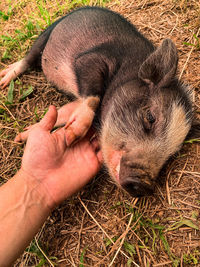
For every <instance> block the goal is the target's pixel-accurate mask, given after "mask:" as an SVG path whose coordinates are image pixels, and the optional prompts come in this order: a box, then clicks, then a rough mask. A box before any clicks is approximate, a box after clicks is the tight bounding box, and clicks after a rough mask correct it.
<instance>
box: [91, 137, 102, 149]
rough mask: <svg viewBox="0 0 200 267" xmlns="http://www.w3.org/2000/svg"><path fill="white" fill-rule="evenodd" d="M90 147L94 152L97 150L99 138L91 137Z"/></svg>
mask: <svg viewBox="0 0 200 267" xmlns="http://www.w3.org/2000/svg"><path fill="white" fill-rule="evenodd" d="M90 143H91V145H92V148H93V150H94V151H95V152H97V151H98V150H100V144H99V140H98V138H97V137H94V138H92V140H91V141H90Z"/></svg>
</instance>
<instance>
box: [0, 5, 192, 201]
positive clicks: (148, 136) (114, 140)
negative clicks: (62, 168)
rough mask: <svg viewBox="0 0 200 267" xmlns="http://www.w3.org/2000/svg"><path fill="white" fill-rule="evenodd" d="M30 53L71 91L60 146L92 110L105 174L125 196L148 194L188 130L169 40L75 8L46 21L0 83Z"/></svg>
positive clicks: (80, 132) (183, 89) (115, 17)
mask: <svg viewBox="0 0 200 267" xmlns="http://www.w3.org/2000/svg"><path fill="white" fill-rule="evenodd" d="M38 59H41V66H42V69H43V72H44V74H45V76H46V78H47V80H48V81H50V82H51V83H53V84H54V85H55V86H56V87H57V88H58V89H59V90H61V91H63V92H71V93H73V94H74V95H75V97H76V100H75V101H74V102H72V103H71V107H73V108H71V110H72V112H71V114H70V116H69V114H67V112H66V117H65V118H64V121H65V122H66V126H65V127H66V140H67V143H68V145H70V144H72V143H73V142H74V141H75V140H77V139H78V138H81V137H83V136H84V135H85V134H86V132H87V130H88V129H89V128H90V126H91V124H92V122H93V119H94V116H95V113H96V114H97V116H99V118H100V123H101V128H100V141H101V148H102V152H103V157H104V162H105V165H106V166H107V168H108V171H109V173H110V175H111V177H112V178H113V179H114V180H115V181H116V183H117V184H119V185H120V186H121V187H122V188H124V189H125V190H126V191H128V192H129V193H130V194H131V195H132V196H143V195H148V194H151V193H152V192H153V189H154V185H155V181H156V178H157V176H158V174H159V171H160V170H161V168H162V166H163V165H164V163H165V162H166V161H167V160H168V159H169V157H170V156H171V155H173V154H174V153H175V152H176V151H178V150H179V149H180V147H181V144H182V143H183V141H184V139H185V137H186V136H187V134H188V132H189V130H190V128H191V120H192V118H191V117H192V107H191V102H190V96H189V90H188V87H187V86H185V85H183V83H182V82H180V81H179V80H178V79H177V78H176V70H177V62H178V56H177V50H176V47H175V45H174V44H173V42H172V41H171V40H170V39H165V40H164V41H163V42H162V43H161V45H160V46H159V47H158V48H156V47H155V46H154V45H153V44H152V43H151V42H150V41H149V40H148V39H146V38H145V37H144V36H143V35H142V34H141V33H140V32H138V30H137V29H136V28H135V27H134V26H133V25H132V24H131V23H129V22H128V21H127V20H126V19H125V18H123V17H122V16H121V15H119V14H117V13H115V12H112V11H110V10H108V9H104V8H99V7H85V8H80V9H77V10H75V11H73V12H71V13H69V14H68V15H66V16H64V17H62V18H61V19H59V20H57V21H56V22H55V23H54V24H52V25H51V26H50V27H48V28H47V29H46V30H45V31H44V32H43V33H42V34H41V35H40V36H39V38H38V39H37V40H36V41H35V43H34V45H33V47H32V48H31V50H30V52H29V53H28V54H27V55H26V56H25V58H23V59H22V60H20V61H18V62H16V63H14V64H12V65H10V66H9V67H8V68H7V69H6V70H4V71H2V72H1V74H0V76H1V77H3V78H2V79H1V81H0V85H1V86H2V87H5V86H6V85H7V84H8V83H9V82H10V81H11V79H14V78H16V77H17V75H19V74H21V73H23V72H24V71H26V70H27V69H28V68H29V67H32V66H33V65H34V63H35V62H36V61H38ZM73 103H74V105H73ZM69 105H70V104H69ZM63 110H65V109H64V108H63V109H62V108H61V111H63ZM63 113H65V112H60V113H59V114H60V116H59V117H58V122H57V124H60V123H61V121H62V122H63ZM20 139H21V140H23V139H24V138H23V135H19V136H18V140H20Z"/></svg>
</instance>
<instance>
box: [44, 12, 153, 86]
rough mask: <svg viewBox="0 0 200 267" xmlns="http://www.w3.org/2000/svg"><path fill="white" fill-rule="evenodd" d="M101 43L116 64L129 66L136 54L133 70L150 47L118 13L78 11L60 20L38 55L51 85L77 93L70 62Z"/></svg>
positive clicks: (72, 67) (150, 49)
mask: <svg viewBox="0 0 200 267" xmlns="http://www.w3.org/2000/svg"><path fill="white" fill-rule="evenodd" d="M138 41H139V42H140V43H139V45H138ZM102 44H108V45H107V49H108V50H109V51H108V52H110V53H112V54H113V53H114V54H115V57H116V59H117V60H119V61H120V62H122V61H126V62H129V64H131V63H132V62H131V61H130V58H131V57H132V56H133V54H134V55H137V58H134V59H133V63H134V66H135V67H136V65H137V64H136V62H138V64H139V62H142V61H143V60H144V58H146V56H147V55H148V54H149V53H150V52H152V50H153V46H152V44H151V43H150V42H149V41H148V40H147V39H146V38H144V37H143V36H142V35H141V34H140V33H139V32H138V31H137V30H136V29H135V27H134V26H133V25H132V24H130V23H129V22H128V21H127V20H125V19H124V18H123V17H121V16H120V15H119V14H117V13H114V12H112V11H110V10H107V9H103V8H98V7H86V8H81V9H78V10H75V11H73V12H71V13H69V14H68V15H67V16H66V17H64V18H63V19H62V20H61V21H60V22H59V23H58V24H57V25H56V27H55V28H54V30H53V31H52V33H51V35H50V37H49V40H48V42H47V44H46V47H45V49H44V52H43V56H42V68H43V71H44V73H45V75H46V76H47V79H48V80H50V81H52V82H53V83H54V84H55V81H59V82H58V83H59V84H56V85H57V86H58V87H59V88H61V89H63V88H64V89H65V88H66V87H69V86H70V87H71V89H73V90H75V91H77V90H78V88H77V84H76V77H75V73H74V66H73V64H74V60H75V59H76V58H77V57H78V55H80V54H82V53H87V52H88V51H91V50H92V49H94V48H96V47H99V46H101V45H102ZM141 51H146V52H145V54H144V52H143V53H141ZM65 83H67V84H65Z"/></svg>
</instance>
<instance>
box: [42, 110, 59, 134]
mask: <svg viewBox="0 0 200 267" xmlns="http://www.w3.org/2000/svg"><path fill="white" fill-rule="evenodd" d="M57 115H58V113H57V110H56V107H55V106H53V105H51V106H50V107H49V110H48V111H47V113H46V114H45V116H44V118H43V119H42V120H41V121H40V122H39V125H40V126H41V127H42V128H43V129H44V130H46V131H51V130H52V129H53V127H54V125H55V123H56V120H57Z"/></svg>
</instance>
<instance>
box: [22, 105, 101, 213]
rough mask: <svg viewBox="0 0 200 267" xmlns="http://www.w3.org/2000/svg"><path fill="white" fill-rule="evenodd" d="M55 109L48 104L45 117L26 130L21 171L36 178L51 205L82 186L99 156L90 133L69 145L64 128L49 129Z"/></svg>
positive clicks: (92, 174) (26, 175) (54, 119)
mask: <svg viewBox="0 0 200 267" xmlns="http://www.w3.org/2000/svg"><path fill="white" fill-rule="evenodd" d="M56 119H57V110H56V108H55V107H54V106H50V108H49V111H48V112H47V114H46V115H45V117H44V118H43V119H42V120H41V121H40V122H39V123H38V124H36V125H35V126H34V127H31V128H30V130H28V131H27V132H26V135H27V138H28V139H27V144H26V148H25V151H24V155H23V158H22V166H21V170H20V172H21V173H22V174H23V176H24V177H27V179H34V183H35V181H37V182H38V186H39V187H38V188H39V190H40V191H41V194H44V195H46V196H47V201H48V205H49V206H50V207H51V208H52V207H54V206H55V205H57V204H59V203H60V202H61V201H62V200H64V199H65V198H67V197H69V196H71V195H72V194H73V193H75V192H76V191H78V190H79V189H81V188H82V187H83V186H84V185H85V184H87V183H88V182H89V180H90V179H91V178H92V177H94V176H95V175H96V173H97V172H98V170H99V169H100V166H101V161H102V156H101V152H100V151H99V146H98V142H97V140H96V139H95V138H94V139H93V140H92V141H91V142H90V137H91V133H88V134H87V136H86V137H85V138H83V139H82V140H80V141H79V142H78V143H76V144H75V145H73V146H71V147H67V145H66V141H65V129H64V128H61V129H59V130H57V131H55V132H53V133H50V131H51V130H52V128H53V127H54V125H55V123H56Z"/></svg>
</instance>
